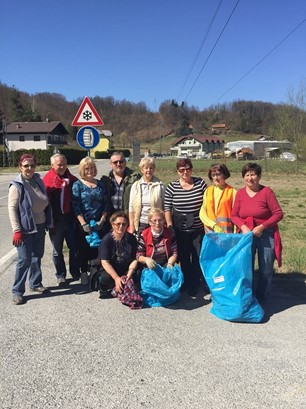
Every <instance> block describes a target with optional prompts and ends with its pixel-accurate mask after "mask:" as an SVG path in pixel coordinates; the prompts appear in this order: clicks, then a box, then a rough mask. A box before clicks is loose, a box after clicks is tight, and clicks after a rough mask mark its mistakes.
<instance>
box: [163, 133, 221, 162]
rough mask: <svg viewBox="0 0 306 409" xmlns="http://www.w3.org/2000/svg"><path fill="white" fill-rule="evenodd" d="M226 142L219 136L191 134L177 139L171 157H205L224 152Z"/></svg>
mask: <svg viewBox="0 0 306 409" xmlns="http://www.w3.org/2000/svg"><path fill="white" fill-rule="evenodd" d="M223 148H224V140H223V139H220V138H218V137H217V136H212V135H209V136H205V135H199V134H190V135H186V136H181V137H180V138H177V139H176V140H175V141H174V142H173V144H172V148H171V149H170V150H171V155H173V156H182V157H190V158H192V157H204V156H205V154H209V153H211V154H212V153H215V152H223Z"/></svg>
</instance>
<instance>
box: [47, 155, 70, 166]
mask: <svg viewBox="0 0 306 409" xmlns="http://www.w3.org/2000/svg"><path fill="white" fill-rule="evenodd" d="M56 158H61V159H64V161H65V162H66V163H67V159H66V156H65V155H63V154H62V153H55V154H54V155H52V156H51V158H50V163H51V165H53V164H54V162H55V159H56Z"/></svg>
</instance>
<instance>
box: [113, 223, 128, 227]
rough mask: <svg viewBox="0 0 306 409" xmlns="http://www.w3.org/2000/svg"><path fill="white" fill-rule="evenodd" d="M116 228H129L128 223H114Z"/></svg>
mask: <svg viewBox="0 0 306 409" xmlns="http://www.w3.org/2000/svg"><path fill="white" fill-rule="evenodd" d="M113 224H114V225H115V226H116V227H121V226H122V227H124V226H127V223H113Z"/></svg>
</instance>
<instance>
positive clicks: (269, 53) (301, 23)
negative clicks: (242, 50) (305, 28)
mask: <svg viewBox="0 0 306 409" xmlns="http://www.w3.org/2000/svg"><path fill="white" fill-rule="evenodd" d="M305 22H306V18H304V20H302V21H301V22H300V23H299V24H298V25H297V26H296V27H295V28H294V29H293V30H291V31H290V32H289V34H287V35H286V36H285V37H284V38H283V39H282V40H281V41H280V42H279V43H278V44H277V45H276V46H275V47H273V48H272V50H270V51H269V52H268V53H267V54H266V55H265V56H264V57H262V58H261V59H260V60H259V61H258V62H257V63H256V64H255V65H254V66H253V67H252V68H251V69H250V70H249V71H248V72H247V73H246V74H244V75H243V76H242V77H241V78H240V79H239V80H238V81H236V82H235V84H234V85H232V86H231V87H230V88H229V89H228V90H227V91H225V92H224V94H222V95H221V96H220V97H219V98H218V99H216V100H215V102H214V103H213V104H212V105H215V104H216V103H217V102H218V101H220V99H221V98H223V97H224V96H225V95H226V94H228V93H229V92H230V91H231V90H232V89H233V88H235V87H236V85H238V84H239V82H241V81H242V80H243V79H244V78H245V77H246V76H247V75H249V74H250V73H251V72H252V71H254V70H255V68H256V67H258V65H259V64H261V63H262V62H263V61H264V60H265V59H266V58H268V57H269V56H270V55H271V54H272V53H273V52H274V51H275V50H276V49H277V48H278V47H279V46H280V45H281V44H283V42H284V41H286V40H287V38H288V37H290V36H291V35H292V34H293V33H294V32H295V31H296V30H297V29H298V28H300V27H301V25H303V24H304V23H305Z"/></svg>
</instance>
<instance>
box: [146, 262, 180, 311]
mask: <svg viewBox="0 0 306 409" xmlns="http://www.w3.org/2000/svg"><path fill="white" fill-rule="evenodd" d="M183 282H184V276H183V273H182V270H181V268H180V267H179V266H178V265H175V266H174V267H173V268H168V267H161V266H160V265H159V264H157V266H156V267H155V269H154V270H151V269H149V268H145V269H143V270H142V273H141V278H140V285H141V292H140V295H141V297H142V298H143V301H144V304H145V305H147V306H150V307H164V306H166V305H169V304H172V303H174V302H175V301H176V300H177V299H178V298H179V296H180V288H181V285H182V284H183Z"/></svg>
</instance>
